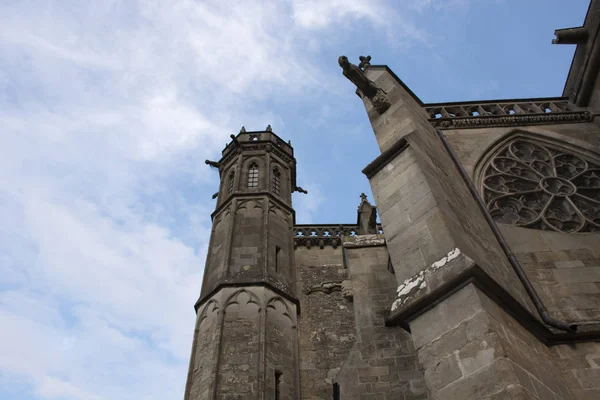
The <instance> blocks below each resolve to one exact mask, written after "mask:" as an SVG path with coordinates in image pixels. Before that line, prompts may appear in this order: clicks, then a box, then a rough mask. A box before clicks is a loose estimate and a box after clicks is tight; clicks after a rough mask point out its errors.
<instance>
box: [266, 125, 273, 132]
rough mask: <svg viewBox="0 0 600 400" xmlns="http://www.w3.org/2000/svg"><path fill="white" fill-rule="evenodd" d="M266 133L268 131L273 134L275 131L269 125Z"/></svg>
mask: <svg viewBox="0 0 600 400" xmlns="http://www.w3.org/2000/svg"><path fill="white" fill-rule="evenodd" d="M265 131H267V132H273V129H271V125H267V129H265Z"/></svg>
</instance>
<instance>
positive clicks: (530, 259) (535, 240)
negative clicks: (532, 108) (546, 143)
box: [445, 122, 600, 399]
mask: <svg viewBox="0 0 600 400" xmlns="http://www.w3.org/2000/svg"><path fill="white" fill-rule="evenodd" d="M513 132H518V133H524V132H526V133H527V134H528V135H529V137H531V138H539V139H541V140H548V139H550V140H554V141H556V142H555V143H563V144H564V145H565V146H566V147H567V148H569V147H572V146H576V147H579V148H580V149H584V151H590V152H594V153H596V154H599V153H600V129H599V127H598V122H595V123H585V124H581V123H580V124H561V125H554V126H530V127H522V128H518V129H511V128H488V129H465V130H452V131H446V132H445V134H446V135H447V137H448V140H449V141H450V143H451V144H452V147H453V148H454V150H455V151H456V153H457V154H458V156H459V157H460V158H461V161H462V162H463V163H464V166H465V168H466V169H467V170H468V171H469V173H470V174H471V176H472V179H473V180H474V181H475V183H476V184H477V185H478V186H479V184H480V179H481V177H480V174H481V169H482V168H481V167H482V160H485V157H486V153H487V151H488V149H489V148H491V147H493V146H494V143H496V142H498V141H501V140H503V139H504V138H505V137H507V136H508V135H511V133H513ZM498 226H499V227H500V229H501V231H502V233H503V236H504V237H505V239H506V240H507V242H508V244H509V246H510V248H511V250H512V251H513V252H514V253H515V254H516V256H517V259H518V260H519V262H520V263H521V265H522V266H523V267H524V268H525V271H526V273H527V276H528V277H529V279H530V280H531V281H532V283H533V285H534V287H535V288H536V290H537V292H538V294H539V295H540V296H541V298H542V301H543V302H544V304H545V306H546V307H547V308H548V310H549V312H550V313H551V314H552V315H553V316H555V317H557V318H559V319H563V320H566V321H577V322H584V323H590V324H594V323H595V322H596V323H597V322H598V321H600V311H599V310H600V234H598V233H578V234H570V233H562V232H551V231H540V230H534V229H525V228H519V227H515V226H511V225H506V224H499V225H498ZM597 325H598V324H596V326H597ZM582 328H583V329H585V326H583V327H582ZM551 350H552V351H551V353H550V354H551V355H553V356H554V359H553V362H555V363H556V365H557V366H558V367H559V368H560V369H561V370H562V371H563V375H564V377H565V380H566V382H567V385H568V387H569V389H570V390H571V391H572V393H573V394H574V395H575V396H576V398H578V399H579V398H581V399H595V398H600V384H599V383H598V382H600V369H598V366H599V365H598V363H597V362H596V361H594V357H595V356H594V354H598V352H599V350H598V346H597V344H594V343H583V344H577V345H571V346H567V345H561V346H556V347H554V348H552V349H551Z"/></svg>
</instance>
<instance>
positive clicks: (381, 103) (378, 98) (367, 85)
mask: <svg viewBox="0 0 600 400" xmlns="http://www.w3.org/2000/svg"><path fill="white" fill-rule="evenodd" d="M364 61H367V60H366V58H365V60H364ZM364 61H363V62H362V63H363V66H364V65H365V62H364ZM368 61H370V59H369V60H368ZM368 61H367V64H368ZM338 64H340V67H342V73H343V74H344V76H345V77H346V78H348V80H349V81H350V82H352V83H353V84H354V85H355V86H356V87H357V88H358V90H360V92H361V93H362V94H363V95H364V96H366V97H367V98H368V99H369V100H371V103H372V104H373V107H375V109H376V110H377V112H378V113H379V114H383V113H384V112H385V111H386V110H387V109H388V108H390V105H391V103H390V101H389V99H388V98H387V96H386V94H385V92H384V91H383V89H381V88H378V87H377V85H376V84H375V83H374V82H373V81H371V80H370V79H369V78H367V76H366V75H365V73H364V71H362V70H361V69H360V68H359V67H357V66H356V65H354V64H352V63H351V62H350V61H348V57H346V56H340V57H339V58H338ZM368 65H370V64H368Z"/></svg>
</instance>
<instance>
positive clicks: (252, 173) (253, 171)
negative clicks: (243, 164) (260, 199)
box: [248, 162, 258, 189]
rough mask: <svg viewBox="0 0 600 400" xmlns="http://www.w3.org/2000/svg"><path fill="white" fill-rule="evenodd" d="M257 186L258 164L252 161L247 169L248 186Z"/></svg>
mask: <svg viewBox="0 0 600 400" xmlns="http://www.w3.org/2000/svg"><path fill="white" fill-rule="evenodd" d="M257 187H258V164H256V163H255V162H253V163H252V164H250V168H249V169H248V188H249V189H256V188H257Z"/></svg>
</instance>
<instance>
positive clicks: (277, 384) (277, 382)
mask: <svg viewBox="0 0 600 400" xmlns="http://www.w3.org/2000/svg"><path fill="white" fill-rule="evenodd" d="M281 375H283V372H281V371H275V400H280V399H281Z"/></svg>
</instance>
